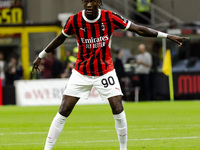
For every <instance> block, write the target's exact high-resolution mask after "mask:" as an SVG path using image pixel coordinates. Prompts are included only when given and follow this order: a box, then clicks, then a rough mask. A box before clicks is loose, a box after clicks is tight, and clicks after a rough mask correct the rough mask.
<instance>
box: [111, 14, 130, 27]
mask: <svg viewBox="0 0 200 150" xmlns="http://www.w3.org/2000/svg"><path fill="white" fill-rule="evenodd" d="M112 20H113V24H114V28H115V29H123V30H127V29H128V28H129V27H130V25H131V21H129V20H127V19H125V18H124V17H122V16H120V15H119V14H117V13H114V12H112Z"/></svg>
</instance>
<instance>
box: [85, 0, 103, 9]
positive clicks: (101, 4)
mask: <svg viewBox="0 0 200 150" xmlns="http://www.w3.org/2000/svg"><path fill="white" fill-rule="evenodd" d="M82 2H83V0H82ZM99 2H100V5H99V7H101V6H103V2H102V0H99Z"/></svg>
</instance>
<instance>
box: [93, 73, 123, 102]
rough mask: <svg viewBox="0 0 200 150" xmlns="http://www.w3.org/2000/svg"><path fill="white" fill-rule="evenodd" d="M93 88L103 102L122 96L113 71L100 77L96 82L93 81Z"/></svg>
mask: <svg viewBox="0 0 200 150" xmlns="http://www.w3.org/2000/svg"><path fill="white" fill-rule="evenodd" d="M94 86H95V87H96V89H97V90H98V92H99V94H100V96H101V97H102V99H104V100H105V99H108V98H110V97H115V96H119V95H123V94H122V91H121V87H120V84H119V80H118V78H117V75H116V72H115V70H113V71H110V72H108V73H107V74H105V75H103V76H100V77H99V78H98V80H97V81H95V85H94Z"/></svg>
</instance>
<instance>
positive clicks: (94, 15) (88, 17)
mask: <svg viewBox="0 0 200 150" xmlns="http://www.w3.org/2000/svg"><path fill="white" fill-rule="evenodd" d="M98 15H99V11H98V10H97V11H96V12H94V13H93V14H92V15H88V14H85V16H86V18H87V19H89V20H94V19H96V18H97V17H98Z"/></svg>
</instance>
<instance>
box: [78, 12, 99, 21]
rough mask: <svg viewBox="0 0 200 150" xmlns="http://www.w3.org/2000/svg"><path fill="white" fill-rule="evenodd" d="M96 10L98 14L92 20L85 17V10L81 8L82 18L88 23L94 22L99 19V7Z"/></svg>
mask: <svg viewBox="0 0 200 150" xmlns="http://www.w3.org/2000/svg"><path fill="white" fill-rule="evenodd" d="M98 11H99V14H98V16H97V18H96V19H94V20H89V19H87V17H86V16H85V10H83V11H82V16H83V19H84V20H85V21H87V22H89V23H94V22H96V21H97V20H99V18H100V17H101V9H98Z"/></svg>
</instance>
